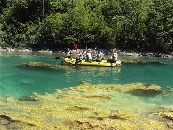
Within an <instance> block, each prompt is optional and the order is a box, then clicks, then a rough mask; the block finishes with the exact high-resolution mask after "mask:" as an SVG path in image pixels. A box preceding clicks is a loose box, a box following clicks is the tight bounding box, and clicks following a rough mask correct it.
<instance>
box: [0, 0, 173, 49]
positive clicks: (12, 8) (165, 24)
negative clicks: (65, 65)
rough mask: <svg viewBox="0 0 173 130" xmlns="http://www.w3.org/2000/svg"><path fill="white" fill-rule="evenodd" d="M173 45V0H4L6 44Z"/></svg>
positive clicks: (1, 15)
mask: <svg viewBox="0 0 173 130" xmlns="http://www.w3.org/2000/svg"><path fill="white" fill-rule="evenodd" d="M73 43H77V44H78V46H79V48H85V46H86V45H87V46H88V47H90V48H93V47H98V48H105V49H107V48H114V47H116V48H118V49H125V50H134V51H170V50H173V1H172V0H1V1H0V46H1V47H11V48H32V49H50V50H56V49H62V48H64V47H72V46H73Z"/></svg>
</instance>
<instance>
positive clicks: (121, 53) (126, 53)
mask: <svg viewBox="0 0 173 130" xmlns="http://www.w3.org/2000/svg"><path fill="white" fill-rule="evenodd" d="M79 51H80V49H78V50H71V52H72V54H75V53H78V52H79ZM0 52H19V53H20V52H21V53H44V54H53V53H54V54H56V53H65V52H64V51H63V50H59V51H52V50H49V49H47V50H38V51H33V50H32V49H17V48H15V49H12V48H5V49H3V48H2V47H0ZM107 53H109V52H107ZM118 55H119V56H135V57H142V56H143V57H160V58H170V59H173V52H169V53H161V52H130V51H122V50H118Z"/></svg>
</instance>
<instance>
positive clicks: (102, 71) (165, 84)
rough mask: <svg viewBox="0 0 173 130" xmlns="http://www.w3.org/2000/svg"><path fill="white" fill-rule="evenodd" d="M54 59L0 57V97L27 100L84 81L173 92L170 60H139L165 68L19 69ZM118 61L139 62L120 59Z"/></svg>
mask: <svg viewBox="0 0 173 130" xmlns="http://www.w3.org/2000/svg"><path fill="white" fill-rule="evenodd" d="M55 56H56V55H43V54H42V55H41V54H20V53H18V54H17V53H1V54H0V95H2V96H14V97H17V98H19V97H21V96H28V95H31V94H32V93H33V92H37V93H39V94H44V93H45V92H48V93H52V92H53V91H54V90H55V89H61V88H66V87H73V86H77V85H79V84H80V81H82V80H85V81H87V82H90V83H93V84H103V83H105V84H112V83H118V84H126V83H136V82H143V83H154V84H157V85H159V86H161V87H162V88H173V60H171V59H159V58H140V60H144V61H155V62H163V63H165V64H146V65H144V64H122V66H121V67H114V68H111V67H90V66H88V67H87V66H86V67H85V66H81V67H78V68H75V67H74V66H71V69H70V71H62V70H61V71H58V70H49V69H38V68H37V69H35V68H25V67H21V66H19V65H21V64H22V63H25V62H48V63H57V64H59V63H60V62H61V60H55V59H54V58H55ZM119 58H120V59H139V58H132V57H119Z"/></svg>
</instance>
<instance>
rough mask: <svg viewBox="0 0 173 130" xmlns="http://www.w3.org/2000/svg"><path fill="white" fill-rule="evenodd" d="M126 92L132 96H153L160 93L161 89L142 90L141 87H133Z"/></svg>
mask: <svg viewBox="0 0 173 130" xmlns="http://www.w3.org/2000/svg"><path fill="white" fill-rule="evenodd" d="M127 93H128V94H131V95H133V96H140V97H149V98H150V97H155V96H157V95H159V94H161V93H162V91H155V90H147V91H146V90H142V89H135V90H130V91H128V92H127Z"/></svg>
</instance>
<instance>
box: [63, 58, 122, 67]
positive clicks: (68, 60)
mask: <svg viewBox="0 0 173 130" xmlns="http://www.w3.org/2000/svg"><path fill="white" fill-rule="evenodd" d="M64 62H65V63H67V64H71V65H75V64H77V65H85V66H105V67H115V66H120V65H121V61H120V60H117V61H116V62H115V63H110V62H107V61H106V60H102V61H101V62H96V61H91V62H89V61H85V60H82V61H78V62H76V59H70V58H64Z"/></svg>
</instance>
